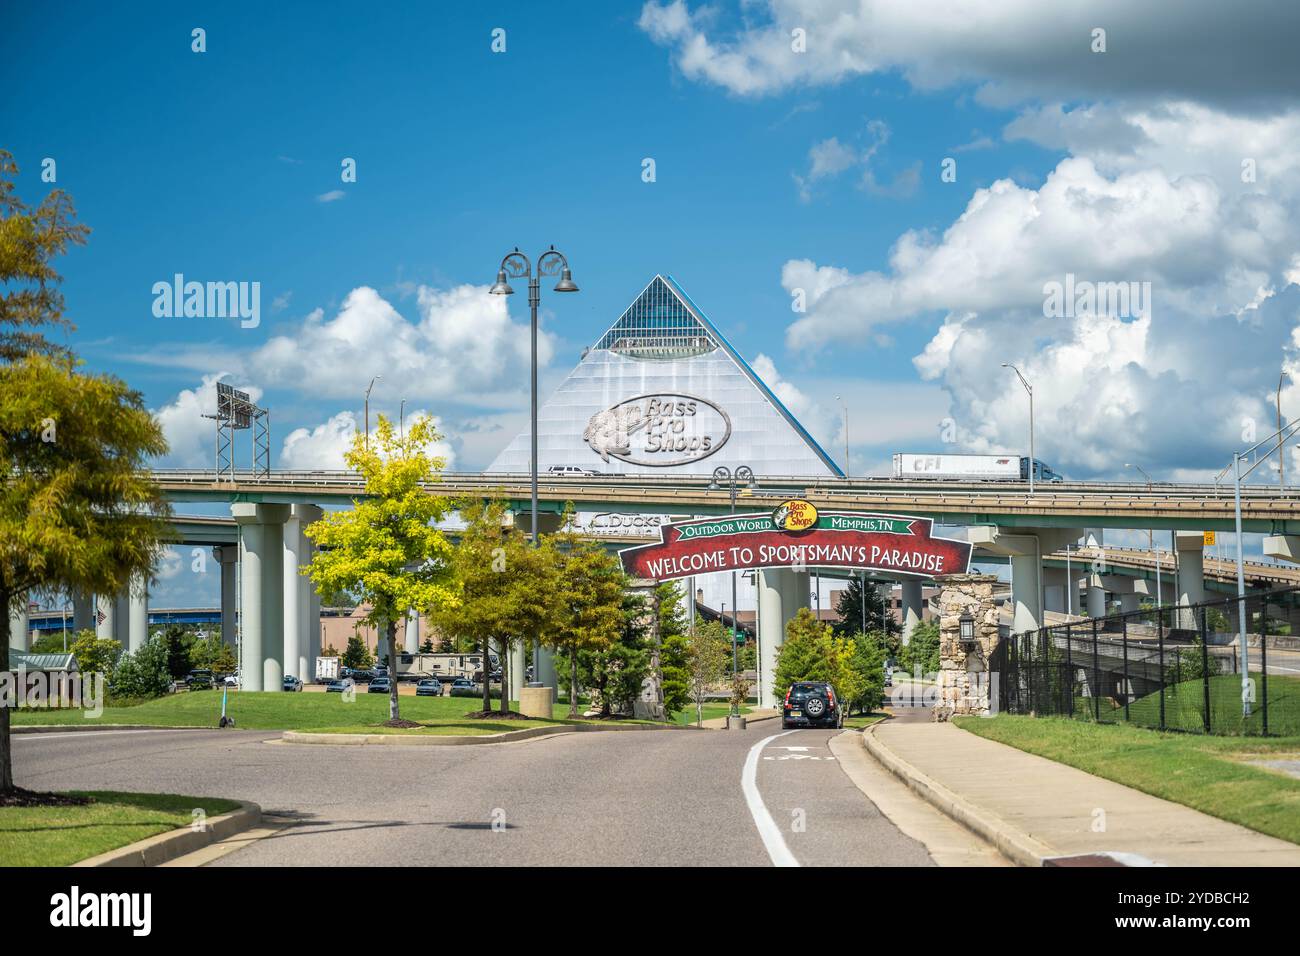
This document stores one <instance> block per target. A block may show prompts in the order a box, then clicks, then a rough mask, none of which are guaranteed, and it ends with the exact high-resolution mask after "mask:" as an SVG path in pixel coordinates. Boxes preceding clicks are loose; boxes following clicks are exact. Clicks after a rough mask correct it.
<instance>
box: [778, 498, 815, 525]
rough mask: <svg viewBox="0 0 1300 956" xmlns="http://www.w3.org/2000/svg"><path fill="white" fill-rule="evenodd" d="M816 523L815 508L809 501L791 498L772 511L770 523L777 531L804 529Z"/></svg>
mask: <svg viewBox="0 0 1300 956" xmlns="http://www.w3.org/2000/svg"><path fill="white" fill-rule="evenodd" d="M816 523H817V508H816V507H815V506H814V505H813V504H812V502H810V501H804V500H803V499H802V498H791V499H790V500H789V501H783V502H781V504H780V505H778V506H777V509H776V510H775V511H773V512H772V524H773V525H774V526H775V527H776V529H777V530H778V531H806V530H807V529H809V528H811V527H812V526H813V525H815V524H816Z"/></svg>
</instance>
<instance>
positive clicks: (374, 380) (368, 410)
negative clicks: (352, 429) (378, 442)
mask: <svg viewBox="0 0 1300 956" xmlns="http://www.w3.org/2000/svg"><path fill="white" fill-rule="evenodd" d="M381 378H383V376H382V375H376V376H375V377H374V378H372V379H371V380H370V384H369V385H367V386H366V448H369V447H370V390H371V389H372V388H374V387H375V382H377V381H379V380H380V379H381Z"/></svg>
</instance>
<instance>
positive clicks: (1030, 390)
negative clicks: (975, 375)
mask: <svg viewBox="0 0 1300 956" xmlns="http://www.w3.org/2000/svg"><path fill="white" fill-rule="evenodd" d="M1002 367H1003V368H1009V369H1011V371H1013V372H1015V373H1016V378H1018V379H1020V384H1021V385H1023V386H1024V387H1025V391H1026V392H1028V393H1029V493H1030V494H1031V495H1032V494H1033V493H1034V469H1035V467H1037V465H1038V460H1037V459H1036V458H1035V457H1034V386H1032V385H1030V384H1029V383H1028V382H1027V381H1025V377H1024V376H1023V375H1021V374H1020V369H1018V368H1016V367H1015V366H1014V365H1012V364H1011V363H1010V362H1003V363H1002Z"/></svg>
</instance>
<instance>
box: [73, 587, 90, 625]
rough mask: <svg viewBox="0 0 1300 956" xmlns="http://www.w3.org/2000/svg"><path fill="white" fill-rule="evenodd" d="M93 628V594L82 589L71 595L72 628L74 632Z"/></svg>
mask: <svg viewBox="0 0 1300 956" xmlns="http://www.w3.org/2000/svg"><path fill="white" fill-rule="evenodd" d="M94 629H95V596H94V595H93V594H87V593H86V592H84V591H78V592H77V593H76V594H74V595H72V630H73V631H74V632H80V631H93V630H94Z"/></svg>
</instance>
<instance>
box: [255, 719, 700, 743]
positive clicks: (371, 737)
mask: <svg viewBox="0 0 1300 956" xmlns="http://www.w3.org/2000/svg"><path fill="white" fill-rule="evenodd" d="M688 729H694V728H687V727H681V726H679V725H677V724H610V725H608V726H605V725H602V724H560V725H557V726H552V727H526V728H524V729H523V730H507V731H506V732H505V733H500V734H479V735H476V736H472V737H471V736H461V737H457V736H453V735H447V736H443V737H439V736H433V735H428V736H418V735H416V734H314V733H310V732H307V731H298V730H288V731H285V732H284V734H283V735H282V736H281V737H280V741H281V743H286V744H333V745H335V746H340V747H365V746H370V745H372V744H377V745H380V746H384V745H386V746H391V747H469V746H473V745H475V744H508V743H511V742H512V741H516V740H529V739H531V738H533V737H550V736H553V735H555V734H572V733H590V732H595V731H604V730H688Z"/></svg>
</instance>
